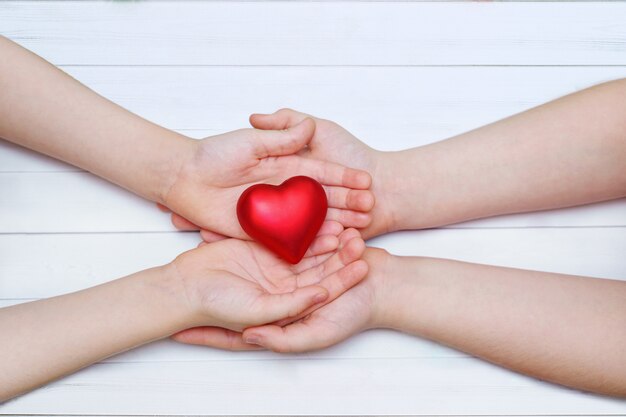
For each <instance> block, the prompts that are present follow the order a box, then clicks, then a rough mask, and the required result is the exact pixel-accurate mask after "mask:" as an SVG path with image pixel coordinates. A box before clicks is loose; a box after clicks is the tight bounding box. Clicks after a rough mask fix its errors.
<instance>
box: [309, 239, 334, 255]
mask: <svg viewBox="0 0 626 417" xmlns="http://www.w3.org/2000/svg"><path fill="white" fill-rule="evenodd" d="M338 247H339V238H338V237H337V236H335V235H321V236H318V237H317V238H316V239H315V241H313V243H312V244H311V247H310V248H309V249H308V250H307V253H306V255H305V257H309V256H317V255H323V254H325V253H328V252H332V251H334V250H335V249H337V248H338Z"/></svg>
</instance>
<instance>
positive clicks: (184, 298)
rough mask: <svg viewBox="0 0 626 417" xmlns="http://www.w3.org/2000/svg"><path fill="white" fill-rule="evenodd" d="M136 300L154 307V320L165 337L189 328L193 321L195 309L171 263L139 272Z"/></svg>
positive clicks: (193, 323)
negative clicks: (140, 296)
mask: <svg viewBox="0 0 626 417" xmlns="http://www.w3.org/2000/svg"><path fill="white" fill-rule="evenodd" d="M142 274H143V275H142V279H141V280H140V283H139V285H140V286H141V294H143V297H142V299H141V300H139V302H141V303H145V302H149V303H150V305H152V306H154V308H155V320H159V321H160V322H161V324H162V325H163V329H164V331H165V334H164V336H169V335H170V334H173V333H175V332H177V331H180V330H183V329H186V328H189V327H193V326H194V325H195V323H196V322H197V321H198V320H197V317H196V316H197V314H196V309H195V308H194V307H193V303H192V302H191V300H190V297H189V294H188V293H187V288H186V287H185V285H184V282H183V281H182V280H181V279H180V274H179V272H178V270H177V269H176V265H175V264H174V262H171V263H169V264H166V265H162V266H159V267H155V268H151V269H148V270H146V271H143V272H142Z"/></svg>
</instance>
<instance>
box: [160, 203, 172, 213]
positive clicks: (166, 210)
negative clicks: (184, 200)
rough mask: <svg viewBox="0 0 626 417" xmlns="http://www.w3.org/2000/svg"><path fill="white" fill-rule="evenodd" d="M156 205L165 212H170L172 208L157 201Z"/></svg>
mask: <svg viewBox="0 0 626 417" xmlns="http://www.w3.org/2000/svg"><path fill="white" fill-rule="evenodd" d="M156 206H157V208H158V209H159V210H161V211H162V212H164V213H170V212H171V211H172V210H170V209H168V208H167V207H165V206H164V205H163V204H161V203H156Z"/></svg>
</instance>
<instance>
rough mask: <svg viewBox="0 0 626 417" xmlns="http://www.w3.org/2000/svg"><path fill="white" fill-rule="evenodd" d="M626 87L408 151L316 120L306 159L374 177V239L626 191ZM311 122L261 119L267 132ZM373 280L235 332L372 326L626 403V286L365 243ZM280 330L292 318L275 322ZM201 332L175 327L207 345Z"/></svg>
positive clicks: (333, 338) (315, 345)
mask: <svg viewBox="0 0 626 417" xmlns="http://www.w3.org/2000/svg"><path fill="white" fill-rule="evenodd" d="M624 103H626V80H618V81H613V82H609V83H605V84H601V85H598V86H596V87H592V88H589V89H587V90H583V91H581V92H578V93H575V94H572V95H569V96H566V97H563V98H561V99H559V100H556V101H553V102H550V103H547V104H545V105H542V106H540V107H537V108H534V109H531V110H529V111H527V112H524V113H521V114H518V115H515V116H512V117H509V118H507V119H504V120H501V121H499V122H496V123H493V124H491V125H488V126H485V127H482V128H479V129H476V130H473V131H471V132H468V133H464V134H462V135H459V136H456V137H453V138H451V139H448V140H445V141H442V142H438V143H434V144H431V145H427V146H423V147H418V148H414V149H408V150H405V151H400V152H380V151H376V150H374V149H371V148H369V147H368V146H366V145H365V144H363V143H362V142H360V141H359V140H358V139H357V138H355V137H354V136H353V135H351V134H350V133H349V132H348V131H346V130H345V129H343V128H342V127H341V126H339V125H337V124H335V123H333V122H330V121H327V120H322V119H315V121H316V126H317V127H316V130H315V135H314V137H313V139H312V141H311V143H310V145H309V147H308V148H307V149H306V150H303V151H301V152H300V155H301V156H302V157H305V158H320V159H327V160H330V161H333V162H336V163H347V164H349V165H350V166H352V167H354V168H360V169H365V170H369V172H371V173H372V177H373V182H372V191H373V192H374V194H375V195H376V197H377V204H376V206H375V207H374V209H373V210H372V217H373V221H372V223H371V224H370V225H368V226H366V227H365V228H363V229H362V233H363V235H364V236H365V237H371V236H376V235H379V234H382V233H385V232H390V231H395V230H403V229H421V228H430V227H438V226H442V225H447V224H451V223H456V222H461V221H465V220H470V219H476V218H482V217H488V216H494V215H500V214H506V213H518V212H528V211H534V210H544V209H551V208H557V207H568V206H574V205H579V204H587V203H592V202H598V201H604V200H610V199H616V198H622V197H625V196H626V163H625V162H624V161H626V106H625V104H624ZM306 117H308V116H307V115H305V114H302V113H298V112H296V111H293V110H289V109H283V110H280V111H278V112H276V113H274V114H272V115H253V116H251V118H250V121H251V123H252V125H253V126H255V127H257V128H260V129H284V128H287V127H289V126H293V125H294V124H296V123H298V122H300V121H301V120H303V119H304V118H306ZM364 259H366V261H367V262H368V264H369V265H370V273H369V275H368V277H367V278H366V279H365V280H364V281H363V282H362V283H361V284H359V285H357V286H356V287H355V288H353V289H352V290H351V291H349V292H348V293H346V294H344V295H343V296H342V297H340V298H338V299H337V300H335V301H333V302H332V303H330V304H328V305H326V306H325V307H323V308H321V309H319V310H316V311H315V312H313V313H312V314H311V315H309V316H308V317H306V318H304V319H303V320H300V321H298V322H295V323H292V324H288V325H286V326H283V327H281V326H278V325H276V324H274V325H267V326H261V327H254V328H248V329H246V330H245V331H244V332H243V334H240V335H239V337H241V338H242V340H243V341H246V342H248V343H251V344H252V343H254V344H258V345H259V346H263V347H266V348H269V349H273V350H276V351H279V352H292V351H296V352H300V351H306V350H312V349H320V348H323V347H326V346H330V345H332V344H334V343H337V342H339V341H341V340H344V339H346V338H347V337H349V336H350V335H352V334H355V333H358V332H360V331H363V330H365V329H369V328H375V327H387V328H393V329H397V330H400V331H404V332H407V333H411V334H415V335H417V336H421V337H426V338H430V339H433V340H435V341H438V342H441V343H444V344H447V345H450V346H453V347H455V348H457V349H460V350H463V351H466V352H469V353H471V354H473V355H476V356H479V357H481V358H483V359H486V360H488V361H492V362H494V363H497V364H500V365H502V366H505V367H508V368H511V369H514V370H516V371H519V372H522V373H525V374H529V375H532V376H535V377H538V378H541V379H546V380H548V381H552V382H555V383H559V384H563V385H567V386H570V387H575V388H580V389H585V390H589V391H594V392H598V393H602V394H609V395H617V396H626V361H624V357H626V282H623V281H617V280H605V279H593V278H585V277H575V276H567V275H560V274H549V273H543V272H536V271H524V270H517V269H510V268H500V267H493V266H486V265H475V264H469V263H464V262H456V261H449V260H442V259H428V258H419V257H415V258H411V257H406V258H402V257H396V256H392V255H390V254H388V253H386V252H385V251H382V250H379V249H368V250H367V251H366V254H365V258H364ZM279 324H281V325H285V324H287V322H282V323H279ZM204 336H205V335H203V334H202V332H200V331H198V330H197V329H195V330H194V331H193V332H191V331H189V332H181V333H178V334H177V335H176V336H175V338H176V339H177V340H179V341H183V342H186V343H202V344H207V345H211V344H212V340H211V338H207V337H204Z"/></svg>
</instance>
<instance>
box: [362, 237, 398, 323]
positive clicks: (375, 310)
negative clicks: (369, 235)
mask: <svg viewBox="0 0 626 417" xmlns="http://www.w3.org/2000/svg"><path fill="white" fill-rule="evenodd" d="M363 259H364V260H365V261H366V262H367V264H368V266H369V272H368V274H367V277H366V281H365V282H366V283H367V284H368V285H370V286H371V289H370V293H371V303H370V307H371V308H370V317H369V325H368V327H369V328H384V327H389V326H388V323H389V314H390V311H391V310H392V309H393V308H395V302H394V300H393V296H394V291H393V286H394V284H395V282H394V281H395V277H393V273H394V272H393V271H394V270H395V269H396V263H397V262H398V257H397V256H394V255H392V254H390V253H389V252H387V251H386V250H384V249H379V248H373V247H368V248H367V249H366V251H365V253H364V254H363Z"/></svg>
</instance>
